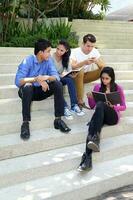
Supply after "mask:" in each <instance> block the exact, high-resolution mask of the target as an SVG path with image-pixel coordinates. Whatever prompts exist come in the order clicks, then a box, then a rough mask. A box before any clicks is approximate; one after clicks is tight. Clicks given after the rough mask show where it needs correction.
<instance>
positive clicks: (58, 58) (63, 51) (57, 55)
mask: <svg viewBox="0 0 133 200" xmlns="http://www.w3.org/2000/svg"><path fill="white" fill-rule="evenodd" d="M70 54H71V49H70V46H69V44H68V43H67V42H66V41H65V40H61V41H60V42H59V44H58V46H57V48H56V51H55V52H54V53H53V55H52V58H53V61H54V64H55V66H56V69H57V71H58V73H59V75H60V81H61V82H62V84H63V85H67V87H68V92H69V96H70V103H71V108H70V109H69V107H68V104H67V102H66V101H65V110H64V115H65V117H66V118H67V119H73V116H72V113H76V114H77V115H79V116H82V115H84V112H83V111H81V110H80V108H79V106H78V104H77V103H78V102H77V96H76V89H75V83H74V80H73V76H72V75H67V76H65V75H66V73H67V72H68V71H70V70H71V67H70V65H69V57H70Z"/></svg>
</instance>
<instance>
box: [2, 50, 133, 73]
mask: <svg viewBox="0 0 133 200" xmlns="http://www.w3.org/2000/svg"><path fill="white" fill-rule="evenodd" d="M111 50H112V49H111ZM106 64H107V66H111V67H113V68H114V69H115V70H117V71H119V70H123V71H127V70H132V68H133V62H116V61H115V62H106ZM17 67H18V64H17V63H14V64H0V74H9V72H10V73H11V74H13V73H14V74H16V71H17Z"/></svg>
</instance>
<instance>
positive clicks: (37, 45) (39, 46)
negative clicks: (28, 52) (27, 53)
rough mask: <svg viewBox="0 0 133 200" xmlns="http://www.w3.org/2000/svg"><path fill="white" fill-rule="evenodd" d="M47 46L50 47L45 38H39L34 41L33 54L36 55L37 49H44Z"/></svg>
mask: <svg viewBox="0 0 133 200" xmlns="http://www.w3.org/2000/svg"><path fill="white" fill-rule="evenodd" d="M48 47H51V43H50V41H48V40H45V39H39V40H38V41H37V42H35V48H34V54H35V55H37V54H38V52H39V51H44V50H45V49H47V48H48Z"/></svg>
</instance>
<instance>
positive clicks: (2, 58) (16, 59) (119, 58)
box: [0, 41, 133, 65]
mask: <svg viewBox="0 0 133 200" xmlns="http://www.w3.org/2000/svg"><path fill="white" fill-rule="evenodd" d="M102 43H103V41H102ZM102 43H101V42H98V43H97V46H99V44H102ZM104 44H105V45H106V42H105V43H104ZM127 44H128V43H127ZM27 55H28V54H27ZM25 57H26V56H25V55H22V54H21V55H9V56H8V60H7V56H6V55H0V62H1V65H5V64H8V65H10V63H12V64H13V63H16V64H18V65H19V64H20V63H21V62H22V60H23V59H24V58H25ZM102 57H103V59H104V60H105V61H106V62H113V61H115V62H133V57H132V54H129V55H126V56H123V54H121V55H120V54H119V55H102Z"/></svg>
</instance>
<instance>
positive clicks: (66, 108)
mask: <svg viewBox="0 0 133 200" xmlns="http://www.w3.org/2000/svg"><path fill="white" fill-rule="evenodd" d="M64 116H65V118H66V119H68V120H72V119H73V116H72V113H71V111H70V110H69V108H68V107H65V108H64Z"/></svg>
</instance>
